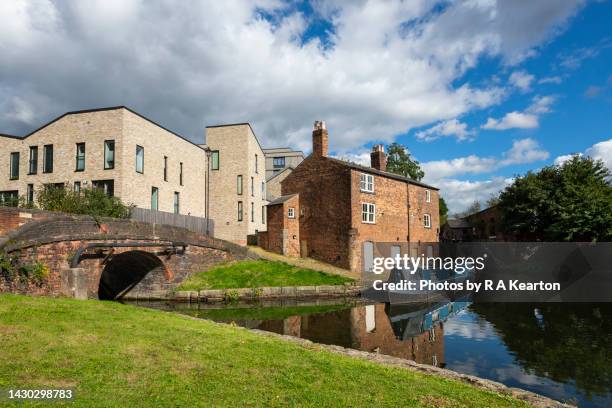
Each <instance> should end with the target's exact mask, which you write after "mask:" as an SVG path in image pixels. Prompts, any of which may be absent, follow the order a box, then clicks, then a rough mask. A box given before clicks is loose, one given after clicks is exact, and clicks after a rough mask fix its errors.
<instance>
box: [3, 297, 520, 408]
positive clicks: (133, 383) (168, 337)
mask: <svg viewBox="0 0 612 408" xmlns="http://www.w3.org/2000/svg"><path fill="white" fill-rule="evenodd" d="M7 387H18V388H49V387H51V388H58V387H73V388H74V389H75V393H76V399H75V401H74V402H69V403H64V404H54V405H53V406H69V407H209V406H221V407H226V406H255V407H259V406H312V407H323V406H325V407H335V406H338V407H344V406H351V407H360V406H367V407H371V406H374V407H394V408H395V407H398V406H408V407H411V406H449V407H460V406H463V407H501V406H504V407H505V406H525V405H524V404H523V403H521V402H518V401H516V400H513V399H510V398H509V397H507V396H502V395H498V394H495V393H491V392H489V391H485V390H482V389H477V388H474V387H472V386H470V385H468V384H465V383H460V382H456V381H452V380H448V379H443V378H438V377H434V376H429V375H425V374H422V373H417V372H413V371H410V370H406V369H399V368H392V367H385V366H381V365H377V364H374V363H372V362H369V361H364V360H359V359H353V358H350V357H347V356H342V355H337V354H332V353H330V352H327V351H325V350H322V349H321V348H320V347H318V346H311V347H304V346H301V345H298V344H293V343H290V342H286V341H282V340H279V339H275V338H268V337H265V336H261V335H259V334H256V333H253V332H249V331H248V330H244V329H239V328H236V327H232V326H229V325H220V324H215V323H213V322H210V321H206V320H197V319H190V318H188V317H185V316H180V315H177V314H173V313H166V312H160V311H156V310H150V309H145V308H138V307H135V306H130V305H122V304H119V303H112V302H103V301H93V300H90V301H78V300H73V299H51V298H32V297H25V296H15V295H0V388H7ZM18 406H33V404H22V405H18ZM39 406H43V405H42V404H40V405H39Z"/></svg>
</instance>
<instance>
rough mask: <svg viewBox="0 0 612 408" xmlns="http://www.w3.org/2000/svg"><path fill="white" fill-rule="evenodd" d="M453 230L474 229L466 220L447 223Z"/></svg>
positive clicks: (460, 219)
mask: <svg viewBox="0 0 612 408" xmlns="http://www.w3.org/2000/svg"><path fill="white" fill-rule="evenodd" d="M446 222H447V223H448V226H449V227H451V228H458V229H459V228H472V226H471V225H470V223H469V222H468V221H467V220H466V219H464V218H458V219H451V220H447V221H446Z"/></svg>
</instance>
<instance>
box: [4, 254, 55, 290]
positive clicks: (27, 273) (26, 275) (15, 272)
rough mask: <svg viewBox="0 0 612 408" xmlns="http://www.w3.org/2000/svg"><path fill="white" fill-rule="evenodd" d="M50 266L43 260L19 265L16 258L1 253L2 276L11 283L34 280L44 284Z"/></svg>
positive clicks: (36, 282)
mask: <svg viewBox="0 0 612 408" xmlns="http://www.w3.org/2000/svg"><path fill="white" fill-rule="evenodd" d="M49 272H50V271H49V268H48V267H47V265H45V264H43V263H42V262H39V261H36V262H34V263H32V264H26V265H17V263H16V260H15V259H14V258H11V257H9V256H8V255H6V254H4V253H0V276H1V277H3V278H4V279H6V280H7V281H8V282H9V283H16V282H19V283H21V284H27V283H28V282H33V283H34V284H36V285H42V284H43V283H45V282H46V281H47V278H48V277H49Z"/></svg>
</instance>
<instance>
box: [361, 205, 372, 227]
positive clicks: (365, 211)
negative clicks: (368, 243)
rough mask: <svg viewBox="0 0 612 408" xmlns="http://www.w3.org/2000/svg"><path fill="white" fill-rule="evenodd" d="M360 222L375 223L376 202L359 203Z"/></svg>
mask: <svg viewBox="0 0 612 408" xmlns="http://www.w3.org/2000/svg"><path fill="white" fill-rule="evenodd" d="M361 222H363V223H366V224H374V223H376V204H370V203H362V204H361Z"/></svg>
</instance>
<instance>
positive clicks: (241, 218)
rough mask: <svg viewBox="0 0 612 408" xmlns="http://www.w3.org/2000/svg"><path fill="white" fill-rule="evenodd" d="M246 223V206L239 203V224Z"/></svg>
mask: <svg viewBox="0 0 612 408" xmlns="http://www.w3.org/2000/svg"><path fill="white" fill-rule="evenodd" d="M242 221H244V204H243V202H242V201H238V222H242Z"/></svg>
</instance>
